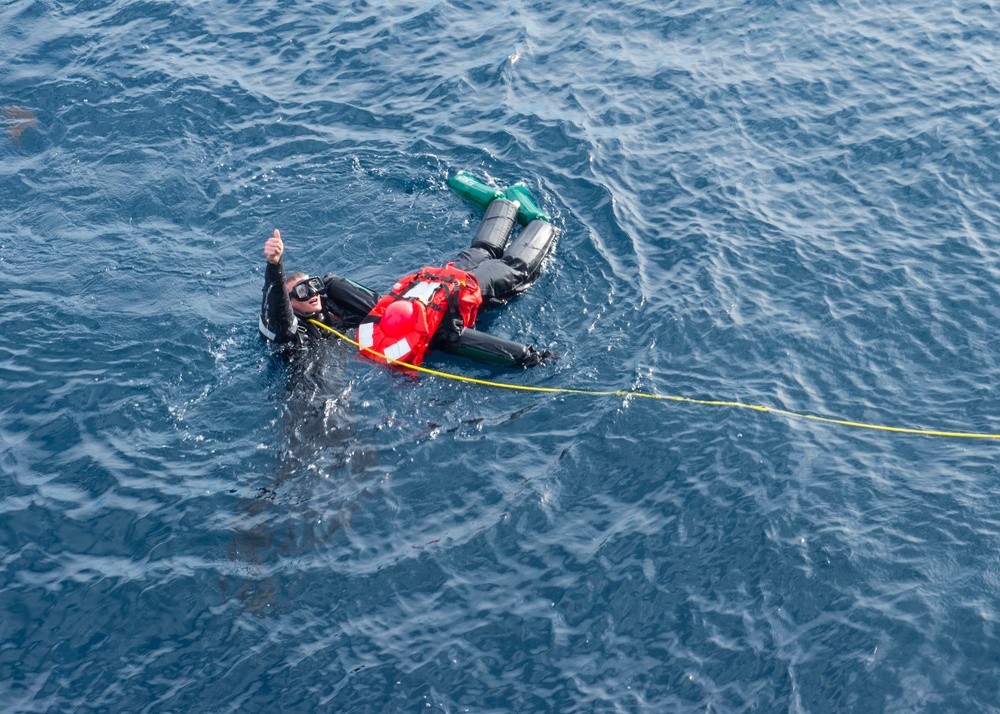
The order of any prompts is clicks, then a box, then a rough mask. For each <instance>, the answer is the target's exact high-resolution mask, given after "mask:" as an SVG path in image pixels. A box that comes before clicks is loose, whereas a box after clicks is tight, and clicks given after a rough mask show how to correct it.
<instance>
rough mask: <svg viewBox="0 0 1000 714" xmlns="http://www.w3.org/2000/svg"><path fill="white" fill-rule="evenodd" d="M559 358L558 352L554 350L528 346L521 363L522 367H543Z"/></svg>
mask: <svg viewBox="0 0 1000 714" xmlns="http://www.w3.org/2000/svg"><path fill="white" fill-rule="evenodd" d="M557 359H559V353H558V352H556V351H554V350H536V349H535V348H534V347H531V346H529V347H528V354H527V355H525V358H524V360H523V361H522V362H521V365H522V366H524V367H545V366H546V365H550V364H552V363H553V362H555V361H556V360H557Z"/></svg>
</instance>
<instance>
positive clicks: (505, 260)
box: [260, 198, 557, 367]
mask: <svg viewBox="0 0 1000 714" xmlns="http://www.w3.org/2000/svg"><path fill="white" fill-rule="evenodd" d="M518 208H519V204H518V202H517V201H509V200H505V199H502V198H497V199H495V200H492V201H491V202H490V203H489V205H488V206H487V208H486V213H485V215H484V216H483V219H482V221H481V222H480V224H479V228H478V229H477V231H476V234H475V236H474V237H473V239H472V245H471V246H470V247H468V248H466V249H465V250H463V251H462V252H461V253H459V255H458V257H457V258H456V260H455V261H454V262H451V263H448V264H447V265H445V266H443V267H431V266H429V267H425V268H422V269H421V270H420V271H418V272H416V273H412V274H410V275H407V276H405V277H403V278H400V279H399V280H398V281H396V283H395V285H393V286H392V290H391V291H390V292H389V294H387V295H385V296H382V297H380V296H379V295H378V294H377V293H376V292H375V291H373V290H370V289H369V288H366V287H364V286H362V285H360V284H358V283H356V282H354V281H353V280H348V279H347V278H341V277H337V276H335V275H332V274H328V275H326V276H324V277H322V278H319V277H309V276H308V275H306V274H305V273H292V274H290V275H289V276H288V277H287V278H286V277H285V271H284V267H283V265H282V262H281V257H282V254H283V252H284V244H283V243H282V240H281V234H280V232H279V231H278V230H277V229H276V230H275V231H274V235H273V236H272V237H270V238H268V239H267V241H266V242H265V243H264V257H265V258H266V259H267V268H266V270H265V273H264V299H263V302H262V304H261V309H260V332H261V334H262V335H263V336H264V337H265V338H267V339H268V340H271V341H272V342H275V343H278V344H291V345H294V346H297V347H303V346H305V345H307V344H308V343H309V342H310V341H313V340H316V339H320V338H324V337H329V336H332V334H333V333H331V332H329V331H328V330H324V329H322V328H320V327H318V326H316V325H314V324H313V323H312V322H310V321H311V320H315V321H317V322H320V323H322V324H324V325H327V326H329V327H331V328H333V329H336V330H339V331H344V330H347V329H351V328H354V327H357V328H358V332H357V337H358V343H359V344H360V345H361V353H362V354H363V355H364V356H366V357H368V358H369V359H373V360H376V361H379V362H383V363H390V364H391V363H393V362H403V363H406V364H411V365H419V364H420V363H421V362H422V361H423V359H424V357H425V356H426V355H427V354H428V353H429V352H430V351H432V350H434V349H440V350H442V351H444V352H447V353H450V354H455V355H459V356H462V357H468V358H470V359H474V360H477V361H480V362H485V363H488V364H495V365H503V366H509V367H534V366H537V365H543V364H546V363H547V362H549V361H551V360H553V359H555V358H556V356H557V355H556V354H555V353H553V352H550V351H549V350H537V349H535V348H534V347H532V346H531V345H527V344H522V343H518V342H513V341H511V340H506V339H503V338H501V337H494V336H492V335H488V334H486V333H483V332H479V331H477V330H476V329H474V326H475V322H476V316H477V314H478V312H479V310H480V309H483V310H488V309H491V308H494V307H497V306H499V305H503V304H505V303H506V302H507V301H509V300H510V299H511V298H513V297H515V296H517V295H519V294H520V293H521V292H523V291H524V290H526V289H527V288H528V287H529V286H530V285H531V284H532V283H533V282H534V281H535V279H536V278H537V277H538V273H539V271H540V269H541V265H542V260H543V259H544V258H545V255H546V254H547V253H548V251H549V249H550V248H551V247H552V244H553V243H554V241H555V238H556V229H555V228H554V227H553V226H552V225H551V224H550V223H549V222H548V221H546V220H542V219H535V220H531V221H530V222H529V223H528V224H527V225H526V226H525V227H524V228H523V229H522V230H521V231H520V232H519V233H518V235H517V237H515V238H514V240H512V241H511V240H510V237H511V234H512V232H513V229H514V224H515V223H516V222H517V217H518ZM508 241H510V244H509V245H508Z"/></svg>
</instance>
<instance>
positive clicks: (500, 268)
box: [472, 220, 556, 310]
mask: <svg viewBox="0 0 1000 714" xmlns="http://www.w3.org/2000/svg"><path fill="white" fill-rule="evenodd" d="M555 239H556V229H555V228H553V227H552V224H551V223H548V222H546V221H542V220H534V221H532V222H531V223H529V224H528V225H526V226H525V227H524V229H523V230H522V231H521V232H520V233H519V234H518V235H517V237H516V238H515V239H514V240H513V241H511V244H510V246H509V247H508V248H507V252H506V253H505V254H504V255H503V257H502V258H498V259H491V260H484V261H483V262H482V263H480V264H479V265H478V266H476V268H475V270H473V271H472V272H473V274H474V275H475V276H476V280H478V281H479V287H480V289H481V290H482V293H483V309H486V310H488V309H490V308H493V307H496V306H497V305H502V304H504V303H505V302H507V301H508V300H510V299H511V298H513V297H515V296H516V295H519V294H520V293H522V292H524V291H525V290H527V289H528V287H529V286H530V285H531V284H532V283H533V282H535V279H536V278H537V277H538V272H539V271H540V270H541V268H542V261H543V260H544V259H545V256H546V255H547V254H548V252H549V250H550V249H551V248H552V244H553V243H554V242H555Z"/></svg>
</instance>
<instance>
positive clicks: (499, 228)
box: [455, 198, 517, 270]
mask: <svg viewBox="0 0 1000 714" xmlns="http://www.w3.org/2000/svg"><path fill="white" fill-rule="evenodd" d="M515 222H517V204H516V203H514V202H512V201H505V200H504V199H502V198H498V199H496V200H495V201H492V202H491V203H490V205H489V206H487V208H486V213H484V214H483V220H482V221H480V222H479V228H478V229H476V235H475V236H473V238H472V245H471V246H470V247H468V248H466V249H465V250H463V251H462V252H461V253H459V254H458V258H457V259H456V260H455V267H456V268H458V269H459V270H472V269H473V268H475V267H476V266H477V265H479V264H480V263H482V262H483V261H484V260H489V259H490V258H499V257H500V256H501V255H503V249H504V247H505V246H506V245H507V241H508V240H509V239H510V234H511V231H513V230H514V223H515Z"/></svg>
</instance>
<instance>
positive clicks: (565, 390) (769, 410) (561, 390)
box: [309, 320, 1000, 440]
mask: <svg viewBox="0 0 1000 714" xmlns="http://www.w3.org/2000/svg"><path fill="white" fill-rule="evenodd" d="M309 322H311V323H312V324H314V325H316V326H317V327H321V328H323V329H324V330H327V331H329V332H332V333H333V334H334V335H336V336H337V337H339V338H340V339H342V340H344V341H345V342H349V343H350V344H352V345H354V346H355V347H357V348H358V349H360V350H362V351H364V352H367V353H368V354H370V355H374V356H375V357H378V358H379V359H384V360H385V361H386V362H387V363H389V364H392V365H393V366H394V367H402V368H404V369H410V370H413V371H415V372H421V373H423V374H431V375H434V376H435V377H442V378H444V379H451V380H454V381H456V382H466V383H469V384H478V385H481V386H484V387H495V388H498V389H513V390H518V391H522V392H542V393H546V394H586V395H590V396H594V397H636V398H638V399H659V400H663V401H669V402H682V403H684V404H699V405H703V406H710V407H730V408H733V409H750V410H752V411H755V412H764V413H765V414H777V415H778V416H784V417H789V418H792V419H805V420H808V421H815V422H821V423H823V424H836V425H838V426H847V427H853V428H855V429H869V430H873V431H888V432H893V433H896V434H919V435H921V436H943V437H949V438H953V439H994V440H1000V434H984V433H977V432H967V431H938V430H934V429H916V428H910V427H903V426H885V425H882V424H866V423H865V422H860V421H850V420H847V419H835V418H833V417H824V416H817V415H815V414H801V413H799V412H792V411H788V410H787V409H775V408H774V407H765V406H761V405H758V404H744V403H743V402H731V401H725V400H719V399H695V398H693V397H680V396H675V395H672V394H656V393H652V392H637V391H634V390H631V389H613V390H599V389H572V388H569V387H528V386H524V385H521V384H504V383H503V382H492V381H490V380H488V379H476V378H474V377H463V376H462V375H460V374H451V373H449V372H439V371H438V370H434V369H428V368H426V367H420V366H418V365H415V364H408V363H406V362H399V361H397V360H393V359H390V358H389V357H386V356H385V355H384V354H382V353H380V352H376V351H375V350H372V349H369V348H367V347H362V346H361V345H360V344H358V343H357V342H355V341H354V340H352V339H351V338H350V337H348V336H347V335H344V334H341V333H340V332H337V330H335V329H333V328H332V327H330V326H328V325H324V324H323V323H322V322H318V321H317V320H309Z"/></svg>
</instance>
